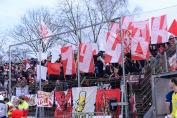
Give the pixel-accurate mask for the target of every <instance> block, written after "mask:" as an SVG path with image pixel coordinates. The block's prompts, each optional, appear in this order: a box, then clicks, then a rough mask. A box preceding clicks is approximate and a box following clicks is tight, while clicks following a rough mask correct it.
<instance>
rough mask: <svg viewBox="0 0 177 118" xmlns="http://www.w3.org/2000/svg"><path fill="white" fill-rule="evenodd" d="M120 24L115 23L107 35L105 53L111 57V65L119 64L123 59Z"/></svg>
mask: <svg viewBox="0 0 177 118" xmlns="http://www.w3.org/2000/svg"><path fill="white" fill-rule="evenodd" d="M118 34H119V23H113V24H112V26H111V30H110V31H109V32H108V33H107V37H106V47H105V49H106V50H105V53H106V54H107V55H109V56H111V60H110V63H117V62H119V60H120V57H121V47H122V46H121V41H120V38H119V35H118Z"/></svg>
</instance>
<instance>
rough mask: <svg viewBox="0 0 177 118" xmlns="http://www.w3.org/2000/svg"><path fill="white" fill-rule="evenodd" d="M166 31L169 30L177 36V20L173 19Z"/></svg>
mask: <svg viewBox="0 0 177 118" xmlns="http://www.w3.org/2000/svg"><path fill="white" fill-rule="evenodd" d="M168 32H170V33H171V34H173V35H175V36H177V21H176V19H174V20H173V23H172V24H171V26H170V28H169V30H168Z"/></svg>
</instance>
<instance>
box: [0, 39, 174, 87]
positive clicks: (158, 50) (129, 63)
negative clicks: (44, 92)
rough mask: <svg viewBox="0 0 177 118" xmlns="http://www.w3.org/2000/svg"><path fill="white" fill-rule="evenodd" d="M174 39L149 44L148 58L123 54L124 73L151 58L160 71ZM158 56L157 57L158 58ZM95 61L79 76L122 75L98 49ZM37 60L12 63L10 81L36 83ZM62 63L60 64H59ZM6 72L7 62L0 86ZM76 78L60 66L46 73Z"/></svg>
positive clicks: (5, 81) (135, 71)
mask: <svg viewBox="0 0 177 118" xmlns="http://www.w3.org/2000/svg"><path fill="white" fill-rule="evenodd" d="M175 44H176V39H175V38H174V37H172V36H170V38H169V42H168V43H164V44H156V45H150V47H149V49H150V52H151V58H150V60H147V61H146V60H140V61H135V60H131V53H127V54H126V55H125V61H124V62H125V63H124V64H125V73H126V74H128V73H131V74H138V73H140V72H142V70H143V69H144V66H145V65H147V64H150V63H152V62H151V61H152V60H156V61H157V60H158V64H159V65H160V67H158V68H161V70H160V72H163V71H164V66H163V65H164V60H162V56H163V55H164V52H165V51H166V52H167V50H171V52H172V51H174V50H175V49H176V47H175ZM158 58H159V59H158ZM50 60H51V56H49V57H48V58H47V60H43V61H42V65H43V66H47V62H50ZM56 62H57V63H61V58H60V59H58V60H57V61H56ZM27 63H29V65H30V66H29V67H28V68H26V64H27ZM94 63H95V72H94V73H81V78H87V79H89V78H119V77H120V76H122V65H121V64H118V63H112V64H105V63H104V51H100V52H99V53H98V54H97V55H95V56H94ZM37 64H38V62H37V59H34V58H31V59H28V61H27V60H23V61H21V62H19V63H12V69H11V76H12V81H13V82H14V83H15V85H16V86H22V87H24V86H25V85H31V84H34V83H36V66H37ZM61 65H62V64H61ZM8 72H9V64H8V63H5V64H4V65H1V66H0V87H1V88H5V89H7V88H8ZM72 79H76V75H66V76H65V75H64V71H63V67H62V66H61V69H60V74H59V75H48V76H47V80H66V81H67V80H72Z"/></svg>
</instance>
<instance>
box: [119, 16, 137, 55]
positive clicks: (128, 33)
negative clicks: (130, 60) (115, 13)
mask: <svg viewBox="0 0 177 118" xmlns="http://www.w3.org/2000/svg"><path fill="white" fill-rule="evenodd" d="M133 20H134V17H133V16H126V17H123V18H122V37H123V40H124V52H125V53H129V52H130V49H131V40H132V33H133Z"/></svg>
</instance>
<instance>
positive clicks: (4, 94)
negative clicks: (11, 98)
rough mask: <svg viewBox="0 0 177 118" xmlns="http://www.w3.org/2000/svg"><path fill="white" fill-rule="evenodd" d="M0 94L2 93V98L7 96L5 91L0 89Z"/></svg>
mask: <svg viewBox="0 0 177 118" xmlns="http://www.w3.org/2000/svg"><path fill="white" fill-rule="evenodd" d="M0 95H2V96H3V97H4V98H7V97H8V96H7V91H0Z"/></svg>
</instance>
